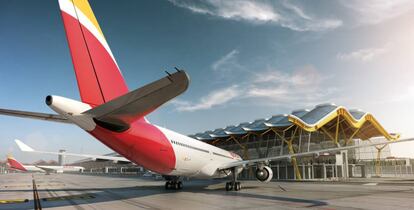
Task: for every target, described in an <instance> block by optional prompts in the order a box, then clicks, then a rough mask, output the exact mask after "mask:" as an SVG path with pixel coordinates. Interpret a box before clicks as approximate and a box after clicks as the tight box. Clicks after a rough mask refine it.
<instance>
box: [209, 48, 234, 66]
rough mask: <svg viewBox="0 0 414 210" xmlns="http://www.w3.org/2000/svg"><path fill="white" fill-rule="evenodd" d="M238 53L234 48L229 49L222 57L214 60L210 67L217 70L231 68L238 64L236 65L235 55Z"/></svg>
mask: <svg viewBox="0 0 414 210" xmlns="http://www.w3.org/2000/svg"><path fill="white" fill-rule="evenodd" d="M238 54H239V51H238V50H236V49H234V50H232V51H230V52H229V53H227V54H226V55H224V56H223V57H221V58H220V59H218V60H217V61H215V62H214V63H213V64H212V65H211V68H212V69H213V70H214V71H219V70H221V71H228V70H229V69H233V68H234V67H235V66H236V67H239V66H240V65H238V63H237V60H236V57H237V55H238Z"/></svg>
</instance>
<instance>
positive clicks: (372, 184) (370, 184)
mask: <svg viewBox="0 0 414 210" xmlns="http://www.w3.org/2000/svg"><path fill="white" fill-rule="evenodd" d="M363 185H365V186H376V185H378V183H374V182H373V183H366V184H363Z"/></svg>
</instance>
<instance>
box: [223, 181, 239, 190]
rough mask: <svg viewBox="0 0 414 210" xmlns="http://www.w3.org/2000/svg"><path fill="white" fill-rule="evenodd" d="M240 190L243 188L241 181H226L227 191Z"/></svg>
mask: <svg viewBox="0 0 414 210" xmlns="http://www.w3.org/2000/svg"><path fill="white" fill-rule="evenodd" d="M232 190H234V191H239V190H241V183H240V182H234V183H233V182H226V191H232Z"/></svg>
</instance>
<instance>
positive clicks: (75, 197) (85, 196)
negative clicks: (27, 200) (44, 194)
mask: <svg viewBox="0 0 414 210" xmlns="http://www.w3.org/2000/svg"><path fill="white" fill-rule="evenodd" d="M94 198H95V196H93V195H91V194H82V195H67V196H59V197H50V198H42V200H43V201H61V200H86V199H94Z"/></svg>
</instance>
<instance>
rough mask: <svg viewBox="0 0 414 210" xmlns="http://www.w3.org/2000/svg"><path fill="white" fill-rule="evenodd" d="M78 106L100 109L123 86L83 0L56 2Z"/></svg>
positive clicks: (89, 9) (125, 89) (124, 88)
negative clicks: (78, 102)
mask: <svg viewBox="0 0 414 210" xmlns="http://www.w3.org/2000/svg"><path fill="white" fill-rule="evenodd" d="M59 5H60V10H61V13H62V18H63V23H64V26H65V31H66V36H67V40H68V43H69V48H70V53H71V56H72V62H73V66H74V68H75V73H76V78H77V81H78V87H79V92H80V96H81V99H82V102H84V103H88V104H91V105H95V106H96V105H100V104H103V103H105V102H108V101H109V100H111V99H114V98H116V97H118V96H121V95H124V94H126V93H127V92H128V88H127V85H126V83H125V80H124V78H123V77H122V74H121V72H120V70H119V67H118V64H117V63H116V61H115V58H114V56H113V55H112V52H111V49H110V48H109V45H108V43H107V42H106V40H105V37H104V35H103V33H102V30H101V28H100V27H99V24H98V21H97V20H96V18H95V15H94V14H93V11H92V9H91V7H90V5H89V3H88V1H87V0H59Z"/></svg>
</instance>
